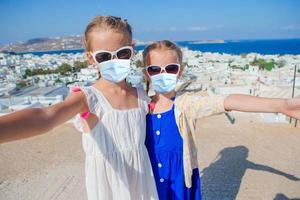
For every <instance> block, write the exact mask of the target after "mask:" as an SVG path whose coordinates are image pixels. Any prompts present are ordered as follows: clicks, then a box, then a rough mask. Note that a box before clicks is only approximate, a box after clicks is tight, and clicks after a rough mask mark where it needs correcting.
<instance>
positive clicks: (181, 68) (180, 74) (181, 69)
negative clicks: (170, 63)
mask: <svg viewBox="0 0 300 200" xmlns="http://www.w3.org/2000/svg"><path fill="white" fill-rule="evenodd" d="M182 74H183V65H180V70H179V73H178V76H177V78H178V79H179V78H180V77H181V76H182Z"/></svg>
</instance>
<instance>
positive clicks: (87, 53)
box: [85, 52, 95, 65]
mask: <svg viewBox="0 0 300 200" xmlns="http://www.w3.org/2000/svg"><path fill="white" fill-rule="evenodd" d="M85 57H86V59H87V61H88V63H89V65H94V64H95V61H94V58H93V56H92V54H91V53H90V52H85Z"/></svg>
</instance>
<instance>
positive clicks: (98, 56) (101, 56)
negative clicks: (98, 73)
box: [95, 52, 111, 63]
mask: <svg viewBox="0 0 300 200" xmlns="http://www.w3.org/2000/svg"><path fill="white" fill-rule="evenodd" d="M95 59H96V61H97V62H98V63H101V62H104V61H108V60H110V59H111V54H110V53H107V52H101V53H97V54H96V56H95Z"/></svg>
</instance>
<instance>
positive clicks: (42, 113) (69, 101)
mask: <svg viewBox="0 0 300 200" xmlns="http://www.w3.org/2000/svg"><path fill="white" fill-rule="evenodd" d="M85 111H88V106H87V102H86V98H85V96H84V94H83V93H82V92H76V93H71V94H70V95H69V96H68V97H67V98H66V99H65V100H64V102H62V103H58V104H55V105H53V106H49V107H45V108H31V109H24V110H21V111H17V112H14V113H11V114H7V115H5V116H2V117H0V142H3V141H7V140H13V139H14V138H18V137H20V136H22V137H29V136H33V135H37V134H40V133H44V132H47V131H49V130H51V129H52V128H54V127H55V126H57V125H59V124H62V123H64V122H66V121H67V120H69V119H71V118H72V117H73V116H75V115H76V114H77V113H80V112H85ZM8 138H9V139H8Z"/></svg>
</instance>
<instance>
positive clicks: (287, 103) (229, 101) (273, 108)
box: [224, 94, 300, 119]
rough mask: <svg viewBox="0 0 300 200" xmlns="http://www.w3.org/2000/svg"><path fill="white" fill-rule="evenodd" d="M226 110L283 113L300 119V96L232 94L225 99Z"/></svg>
mask: <svg viewBox="0 0 300 200" xmlns="http://www.w3.org/2000/svg"><path fill="white" fill-rule="evenodd" d="M224 108H225V110H226V111H231V110H235V111H241V112H262V113H283V114H285V115H287V116H289V117H293V118H296V119H300V97H297V98H293V99H282V98H265V97H254V96H250V95H243V94H231V95H229V96H228V97H226V98H225V100H224Z"/></svg>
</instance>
